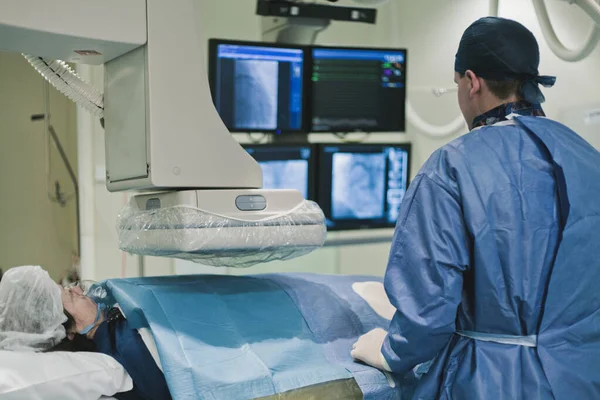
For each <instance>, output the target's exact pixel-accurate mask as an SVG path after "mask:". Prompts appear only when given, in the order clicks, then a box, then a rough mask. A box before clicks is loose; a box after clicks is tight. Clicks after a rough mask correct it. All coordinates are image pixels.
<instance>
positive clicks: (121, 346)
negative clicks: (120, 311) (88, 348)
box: [94, 318, 171, 400]
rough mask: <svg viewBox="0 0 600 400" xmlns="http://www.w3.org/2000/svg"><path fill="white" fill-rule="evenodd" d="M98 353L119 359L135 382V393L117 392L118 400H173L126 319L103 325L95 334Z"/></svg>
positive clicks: (152, 360) (132, 391)
mask: <svg viewBox="0 0 600 400" xmlns="http://www.w3.org/2000/svg"><path fill="white" fill-rule="evenodd" d="M94 343H95V344H96V348H97V351H98V352H99V353H104V354H107V355H109V356H111V357H113V358H114V359H116V360H117V361H118V362H119V363H121V365H122V366H123V368H125V370H126V371H127V373H129V376H131V379H132V380H133V390H131V391H129V392H125V393H118V394H116V395H115V397H116V398H117V399H119V400H170V399H171V395H170V393H169V388H168V386H167V382H166V380H165V377H164V375H163V373H162V372H161V370H160V369H159V368H158V366H157V365H156V362H155V361H154V359H153V358H152V355H151V354H150V352H149V351H148V348H147V347H146V345H145V344H144V342H143V340H142V338H141V336H140V334H139V333H138V332H137V330H135V329H132V328H131V327H130V326H129V324H128V322H127V320H126V319H124V318H121V319H116V320H114V321H111V322H103V323H102V324H101V325H100V326H99V327H98V330H97V331H96V333H95V335H94Z"/></svg>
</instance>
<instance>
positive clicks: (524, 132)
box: [383, 117, 600, 400]
mask: <svg viewBox="0 0 600 400" xmlns="http://www.w3.org/2000/svg"><path fill="white" fill-rule="evenodd" d="M598 199H600V154H599V153H598V152H597V151H596V150H595V149H593V148H592V147H591V146H590V145H589V144H587V143H586V142H585V141H584V140H583V139H581V138H580V137H578V136H577V135H576V134H575V133H573V132H572V131H570V130H569V129H567V128H566V127H564V126H563V125H560V124H558V123H556V122H553V121H551V120H548V119H545V118H532V117H517V118H516V120H515V122H513V123H512V124H502V125H497V126H488V127H484V128H482V129H479V130H476V131H473V132H471V133H470V134H467V135H465V136H463V137H461V138H459V139H457V140H455V141H454V142H452V143H450V144H449V145H448V146H445V147H444V148H442V149H441V150H440V151H438V152H436V153H435V154H434V155H433V156H432V157H431V159H430V160H429V161H428V162H427V163H426V165H425V166H424V167H423V169H422V170H421V172H420V173H419V175H418V176H417V178H416V179H415V181H414V182H413V185H412V186H411V188H410V190H409V193H407V196H406V198H405V201H404V203H403V206H402V216H401V218H400V220H399V221H398V227H397V232H396V237H395V239H394V244H393V247H392V252H391V257H390V263H389V266H388V272H387V276H386V282H385V284H386V289H387V292H388V295H389V297H390V300H391V302H392V304H394V305H395V306H396V307H397V308H398V310H399V311H398V313H397V314H396V316H395V317H394V319H393V321H392V323H391V326H390V330H389V332H390V335H389V336H388V339H387V340H386V341H385V343H384V348H383V353H384V356H385V357H386V360H387V361H388V364H389V365H390V367H392V368H393V369H394V370H395V371H399V372H402V371H407V370H408V369H409V368H411V367H413V366H414V365H415V364H417V363H419V362H422V361H425V360H427V359H428V358H430V357H432V356H435V355H436V353H437V352H438V351H439V354H438V355H437V357H436V359H435V361H434V363H433V365H432V367H431V370H430V371H429V373H428V374H427V375H426V376H425V377H424V378H423V379H422V380H421V382H420V384H419V387H418V388H417V390H416V394H415V398H417V399H504V398H511V399H513V398H514V399H527V400H530V399H549V398H556V399H569V398H571V399H597V398H600V340H599V339H600V296H599V295H598V293H600V292H599V291H598V289H597V286H598V282H600V258H599V257H598V256H597V246H598V243H600V230H599V229H598V227H599V226H600V201H598ZM559 200H560V201H559ZM565 223H566V226H565ZM562 226H565V229H564V231H562V230H561V228H562ZM561 231H562V232H561ZM557 244H559V247H558V252H556V249H557ZM555 257H556V261H555V262H554V259H555ZM455 331H472V332H478V333H486V334H495V335H500V334H504V335H511V336H530V335H531V336H532V337H533V338H534V340H535V335H537V347H527V346H517V345H507V344H500V343H494V342H485V341H482V340H473V339H470V338H467V337H463V336H459V335H456V334H455V333H454V332H455Z"/></svg>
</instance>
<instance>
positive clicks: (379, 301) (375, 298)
mask: <svg viewBox="0 0 600 400" xmlns="http://www.w3.org/2000/svg"><path fill="white" fill-rule="evenodd" d="M352 290H354V292H355V293H356V294H358V295H359V296H360V297H362V298H363V299H364V300H365V301H366V302H367V303H368V304H369V306H371V308H372V309H373V311H375V312H376V313H377V314H378V315H379V316H380V317H382V318H385V319H387V320H390V321H391V320H392V318H393V317H394V314H395V313H396V309H395V308H394V306H393V305H392V303H390V300H389V298H388V297H387V294H386V293H385V288H384V286H383V284H382V283H381V282H356V283H353V284H352Z"/></svg>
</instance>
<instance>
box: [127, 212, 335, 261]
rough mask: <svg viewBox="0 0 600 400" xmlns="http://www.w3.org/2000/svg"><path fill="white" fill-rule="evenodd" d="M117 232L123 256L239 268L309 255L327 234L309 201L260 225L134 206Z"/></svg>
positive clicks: (226, 218) (318, 214)
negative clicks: (172, 258)
mask: <svg viewBox="0 0 600 400" xmlns="http://www.w3.org/2000/svg"><path fill="white" fill-rule="evenodd" d="M117 230H118V234H119V247H120V248H121V250H123V251H127V252H130V253H134V254H140V255H147V256H161V257H174V258H180V259H185V260H190V261H194V262H198V263H202V264H204V265H211V266H215V267H236V268H247V267H251V266H253V265H256V264H259V263H265V262H270V261H275V260H289V259H292V258H296V257H300V256H303V255H306V254H308V253H310V252H312V251H314V250H316V249H318V248H319V247H321V246H323V243H324V242H325V237H326V234H327V228H326V225H325V216H324V215H323V211H322V210H321V208H320V207H319V206H318V205H317V204H316V203H314V202H312V201H308V200H305V201H304V202H302V203H301V204H300V205H298V206H297V207H295V208H294V209H292V210H291V211H289V212H287V213H283V214H280V215H275V216H269V217H266V218H263V219H260V220H255V221H252V220H242V219H238V218H232V217H227V216H223V215H218V214H214V213H211V212H208V211H205V210H201V209H198V208H194V207H189V206H174V207H165V208H160V209H155V210H140V209H139V208H138V207H137V206H136V204H135V202H134V201H130V202H129V204H128V205H127V206H126V207H125V208H124V209H123V210H122V212H121V213H120V214H119V216H118V219H117Z"/></svg>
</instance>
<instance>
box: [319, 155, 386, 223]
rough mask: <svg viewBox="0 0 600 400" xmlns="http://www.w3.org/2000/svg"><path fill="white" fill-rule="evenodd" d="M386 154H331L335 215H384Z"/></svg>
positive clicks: (344, 216)
mask: <svg viewBox="0 0 600 400" xmlns="http://www.w3.org/2000/svg"><path fill="white" fill-rule="evenodd" d="M385 163H386V158H385V154H383V153H377V154H364V153H363V154H357V153H337V154H334V155H333V171H332V172H333V178H332V195H331V214H332V217H333V218H335V219H352V218H359V219H376V218H382V217H383V216H384V204H385V201H384V198H385V179H384V174H385Z"/></svg>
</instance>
